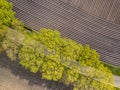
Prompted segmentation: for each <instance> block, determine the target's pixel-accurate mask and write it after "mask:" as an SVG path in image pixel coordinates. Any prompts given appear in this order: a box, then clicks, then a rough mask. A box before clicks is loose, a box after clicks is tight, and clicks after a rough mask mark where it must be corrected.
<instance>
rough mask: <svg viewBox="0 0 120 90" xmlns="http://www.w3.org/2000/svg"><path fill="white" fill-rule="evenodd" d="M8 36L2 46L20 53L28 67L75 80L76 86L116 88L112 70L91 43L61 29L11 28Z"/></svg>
mask: <svg viewBox="0 0 120 90" xmlns="http://www.w3.org/2000/svg"><path fill="white" fill-rule="evenodd" d="M2 34H3V33H2ZM2 34H1V36H3V35H2ZM4 37H5V38H4V40H2V43H1V46H2V47H1V48H2V49H3V50H4V51H5V52H6V54H7V56H8V57H9V58H10V59H11V60H16V59H17V57H18V59H19V62H20V64H21V65H22V66H23V67H24V68H26V69H29V70H30V71H31V72H33V73H36V72H41V74H42V78H44V79H47V80H54V81H61V82H64V83H65V84H67V85H71V84H72V85H73V86H74V90H79V89H84V90H88V89H90V88H91V89H96V90H102V89H103V90H114V82H113V77H112V73H111V71H110V70H108V69H107V68H105V67H104V66H103V65H102V64H101V62H100V60H99V54H98V53H97V52H96V51H95V50H93V49H91V48H90V47H89V46H88V45H86V46H83V45H81V44H78V43H76V42H75V41H73V40H70V39H65V38H62V37H61V36H60V32H58V31H57V30H54V31H53V30H51V29H45V28H43V29H41V30H40V31H39V32H30V31H22V32H21V31H16V30H9V31H8V32H6V33H5V34H4ZM75 63H76V64H75ZM106 83H107V84H106Z"/></svg>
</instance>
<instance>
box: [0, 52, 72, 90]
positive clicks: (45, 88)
mask: <svg viewBox="0 0 120 90" xmlns="http://www.w3.org/2000/svg"><path fill="white" fill-rule="evenodd" d="M0 90H72V88H71V87H67V86H65V85H63V84H62V83H58V82H53V81H47V80H43V79H41V75H40V74H32V73H30V72H29V71H27V70H24V68H22V67H21V66H20V65H19V64H18V63H17V62H11V61H10V60H9V59H8V58H7V57H6V56H5V54H2V55H0Z"/></svg>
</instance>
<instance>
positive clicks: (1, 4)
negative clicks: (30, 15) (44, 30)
mask: <svg viewBox="0 0 120 90" xmlns="http://www.w3.org/2000/svg"><path fill="white" fill-rule="evenodd" d="M0 23H3V24H4V25H6V26H9V27H12V28H15V26H20V25H21V24H22V23H21V22H20V21H19V20H18V19H17V18H15V12H14V11H13V10H12V3H9V2H7V0H0Z"/></svg>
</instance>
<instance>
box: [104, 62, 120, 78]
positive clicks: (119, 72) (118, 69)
mask: <svg viewBox="0 0 120 90" xmlns="http://www.w3.org/2000/svg"><path fill="white" fill-rule="evenodd" d="M102 63H103V64H104V66H105V67H108V68H109V69H110V70H111V71H112V73H113V74H114V75H118V76H120V67H117V66H113V65H110V64H108V63H104V62H102Z"/></svg>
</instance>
